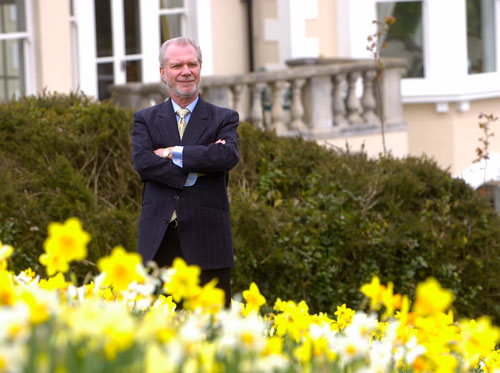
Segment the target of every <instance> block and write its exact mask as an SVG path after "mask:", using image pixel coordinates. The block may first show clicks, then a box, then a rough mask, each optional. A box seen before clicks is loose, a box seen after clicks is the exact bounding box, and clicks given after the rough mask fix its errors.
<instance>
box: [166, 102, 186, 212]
mask: <svg viewBox="0 0 500 373" xmlns="http://www.w3.org/2000/svg"><path fill="white" fill-rule="evenodd" d="M188 113H189V110H188V109H179V110H177V115H178V116H179V117H180V118H181V119H180V120H179V123H177V128H178V129H179V137H180V138H181V140H182V136H183V135H184V131H185V130H186V119H185V118H186V115H188ZM175 219H177V213H176V212H175V210H174V212H173V214H172V217H171V218H170V221H174V220H175Z"/></svg>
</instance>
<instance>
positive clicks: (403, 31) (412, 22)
mask: <svg viewBox="0 0 500 373" xmlns="http://www.w3.org/2000/svg"><path fill="white" fill-rule="evenodd" d="M384 16H389V17H390V16H394V17H395V18H396V22H395V23H394V24H393V25H392V26H391V27H390V29H389V32H388V34H387V35H386V39H385V42H386V43H387V47H386V48H383V49H382V50H381V52H380V55H381V56H382V57H403V58H405V59H406V60H407V61H408V64H407V72H406V75H405V76H404V77H406V78H422V77H424V74H425V69H424V42H423V40H424V38H423V27H422V1H405V2H383V3H378V4H377V19H378V21H379V22H383V21H384Z"/></svg>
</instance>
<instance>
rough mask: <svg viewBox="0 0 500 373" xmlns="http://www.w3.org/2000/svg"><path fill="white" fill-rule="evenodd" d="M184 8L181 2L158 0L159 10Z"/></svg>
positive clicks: (176, 0) (180, 0)
mask: <svg viewBox="0 0 500 373" xmlns="http://www.w3.org/2000/svg"><path fill="white" fill-rule="evenodd" d="M182 7H184V1H183V0H160V8H162V9H168V8H182Z"/></svg>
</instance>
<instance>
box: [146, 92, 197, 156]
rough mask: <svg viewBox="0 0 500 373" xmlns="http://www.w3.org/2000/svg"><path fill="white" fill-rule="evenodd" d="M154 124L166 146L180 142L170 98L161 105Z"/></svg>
mask: <svg viewBox="0 0 500 373" xmlns="http://www.w3.org/2000/svg"><path fill="white" fill-rule="evenodd" d="M196 106H198V105H196ZM154 125H155V127H156V130H157V131H158V132H159V133H160V136H161V139H162V142H163V143H164V144H166V145H167V146H174V145H179V144H180V142H181V139H180V137H179V130H178V128H177V119H176V117H175V113H174V108H173V107H172V103H171V102H170V98H169V99H168V100H167V101H165V102H164V103H163V104H162V105H161V107H160V109H159V111H158V115H157V117H156V120H155V123H154Z"/></svg>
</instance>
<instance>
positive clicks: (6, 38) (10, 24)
mask: <svg viewBox="0 0 500 373" xmlns="http://www.w3.org/2000/svg"><path fill="white" fill-rule="evenodd" d="M24 5H25V4H24V0H3V1H1V2H0V101H7V100H10V99H13V98H14V99H17V98H19V97H20V96H22V95H24V94H26V91H27V89H26V70H25V66H26V61H25V50H24V49H25V41H26V40H27V38H28V33H27V28H26V16H25V15H26V12H25V6H24Z"/></svg>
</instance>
